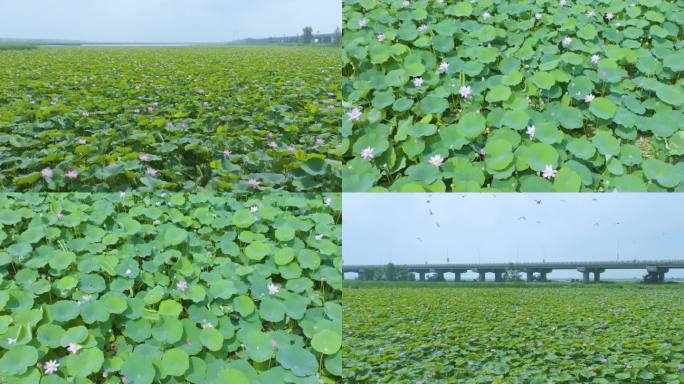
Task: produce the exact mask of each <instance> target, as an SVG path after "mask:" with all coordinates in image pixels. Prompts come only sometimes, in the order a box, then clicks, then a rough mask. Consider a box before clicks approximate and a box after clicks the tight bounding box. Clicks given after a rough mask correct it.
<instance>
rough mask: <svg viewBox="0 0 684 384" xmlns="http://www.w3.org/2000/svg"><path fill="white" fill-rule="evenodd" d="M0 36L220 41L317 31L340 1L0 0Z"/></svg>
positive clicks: (328, 27)
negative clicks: (307, 30) (307, 28)
mask: <svg viewBox="0 0 684 384" xmlns="http://www.w3.org/2000/svg"><path fill="white" fill-rule="evenodd" d="M0 10H1V12H0V37H5V38H45V39H71V40H88V41H102V42H112V41H118V42H221V41H228V40H235V39H241V38H247V37H255V38H259V37H269V36H282V35H295V34H299V33H301V30H302V28H303V27H305V26H311V27H312V28H313V29H314V31H320V32H321V33H325V32H332V31H333V30H334V29H335V28H336V27H339V26H340V24H341V17H342V16H341V12H342V11H341V2H340V0H254V1H245V0H145V1H140V0H117V1H110V0H59V1H57V0H52V1H50V0H21V1H14V0H0Z"/></svg>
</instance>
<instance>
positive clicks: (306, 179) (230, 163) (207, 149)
mask: <svg viewBox="0 0 684 384" xmlns="http://www.w3.org/2000/svg"><path fill="white" fill-rule="evenodd" d="M339 71H340V57H339V50H338V49H333V48H325V47H320V48H319V47H316V48H299V47H259V48H257V47H180V48H65V47H61V48H40V49H37V50H31V51H5V52H0V189H2V190H5V191H8V190H9V191H86V192H91V191H103V192H111V191H113V190H115V191H119V190H129V189H155V188H156V189H166V190H176V191H178V190H187V191H196V190H197V188H200V187H206V188H209V189H212V190H226V191H247V190H248V191H254V190H263V191H267V190H285V191H321V190H324V191H329V190H330V191H337V190H339V189H340V187H339V184H340V181H339V178H340V168H341V162H340V160H341V157H340V155H339V153H338V152H339V148H337V146H338V145H339V144H340V140H339V137H340V135H339V129H340V128H339V124H340V123H339V122H340V114H341V109H340V108H339V107H340V96H339V93H340V92H339V89H340V76H339V73H340V72H339Z"/></svg>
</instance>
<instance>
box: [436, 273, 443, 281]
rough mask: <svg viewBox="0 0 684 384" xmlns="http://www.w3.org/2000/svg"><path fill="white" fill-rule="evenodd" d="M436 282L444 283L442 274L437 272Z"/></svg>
mask: <svg viewBox="0 0 684 384" xmlns="http://www.w3.org/2000/svg"><path fill="white" fill-rule="evenodd" d="M437 281H444V272H443V271H437Z"/></svg>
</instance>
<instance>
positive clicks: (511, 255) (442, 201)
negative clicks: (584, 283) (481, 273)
mask: <svg viewBox="0 0 684 384" xmlns="http://www.w3.org/2000/svg"><path fill="white" fill-rule="evenodd" d="M463 196H464V195H463V194H458V193H451V194H431V195H428V194H411V193H392V194H389V193H383V194H380V193H375V194H373V193H370V194H366V193H347V194H344V197H343V203H344V206H343V214H344V217H343V223H344V224H343V227H342V228H343V233H344V237H343V243H342V244H343V257H344V263H345V264H386V263H388V262H393V263H395V264H424V263H425V262H426V261H427V262H428V263H446V259H447V257H448V258H449V260H450V262H451V263H468V262H482V263H487V262H516V261H519V262H523V261H543V260H544V259H546V261H585V260H601V261H603V260H617V259H618V258H619V259H620V260H633V259H639V260H649V259H651V260H652V259H684V236H683V229H684V194H677V193H673V194H656V193H644V194H635V193H624V194H622V193H606V194H589V193H581V194H580V193H577V194H532V193H525V194H519V193H508V194H491V193H475V194H467V195H465V197H463ZM428 200H429V203H428ZM535 200H541V204H537V202H536V201H535ZM430 211H432V213H433V214H432V215H431V214H430ZM618 223H619V224H618ZM438 225H439V226H438ZM644 274H645V271H643V270H635V271H633V270H624V271H606V273H604V274H603V275H602V277H605V278H632V277H638V278H641V277H642V276H643V275H644ZM474 276H475V275H474V274H472V273H469V274H468V275H465V274H464V275H463V277H464V278H472V277H474ZM675 276H676V277H684V270H677V271H674V272H670V273H668V274H667V275H666V277H675ZM549 277H550V278H580V277H581V274H580V273H579V272H576V271H555V272H553V273H552V274H551V275H549Z"/></svg>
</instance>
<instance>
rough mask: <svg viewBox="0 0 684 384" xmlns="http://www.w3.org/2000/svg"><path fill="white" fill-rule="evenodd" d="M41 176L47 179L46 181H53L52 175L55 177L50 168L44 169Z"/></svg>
mask: <svg viewBox="0 0 684 384" xmlns="http://www.w3.org/2000/svg"><path fill="white" fill-rule="evenodd" d="M40 175H41V176H43V178H45V179H52V175H53V172H52V169H50V168H49V167H48V168H43V169H42V170H41V171H40Z"/></svg>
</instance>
